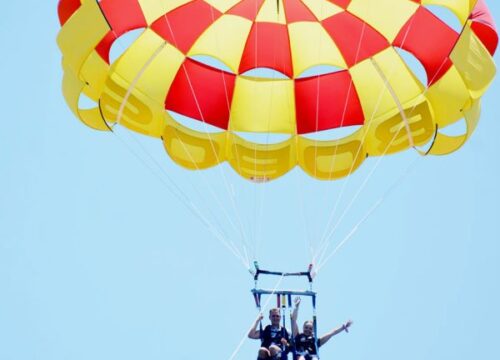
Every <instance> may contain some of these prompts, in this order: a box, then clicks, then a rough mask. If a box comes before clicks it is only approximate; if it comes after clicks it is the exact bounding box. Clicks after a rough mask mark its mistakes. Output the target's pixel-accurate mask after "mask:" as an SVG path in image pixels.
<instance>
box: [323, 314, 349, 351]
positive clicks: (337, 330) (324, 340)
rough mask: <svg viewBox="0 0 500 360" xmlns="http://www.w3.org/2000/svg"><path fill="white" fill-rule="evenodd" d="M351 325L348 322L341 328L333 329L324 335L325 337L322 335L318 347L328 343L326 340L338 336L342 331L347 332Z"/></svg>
mask: <svg viewBox="0 0 500 360" xmlns="http://www.w3.org/2000/svg"><path fill="white" fill-rule="evenodd" d="M351 325H352V321H351V320H349V321H348V322H346V323H345V324H343V325H342V326H339V327H338V328H336V329H333V330H332V331H330V332H329V333H326V334H325V335H323V336H322V337H320V338H319V345H320V346H323V345H325V344H326V343H327V342H328V340H330V339H331V338H332V337H334V336H335V335H338V334H340V333H341V332H343V331H345V332H349V328H350V327H351Z"/></svg>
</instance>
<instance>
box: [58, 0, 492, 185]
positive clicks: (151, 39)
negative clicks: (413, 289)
mask: <svg viewBox="0 0 500 360" xmlns="http://www.w3.org/2000/svg"><path fill="white" fill-rule="evenodd" d="M429 4H432V5H433V6H440V7H442V8H446V9H448V10H450V11H451V12H452V13H453V14H454V16H455V18H456V20H457V22H458V23H459V26H460V27H461V29H460V30H459V31H458V30H456V29H453V28H452V27H451V26H450V25H449V24H447V23H446V21H443V20H442V19H440V18H439V17H438V16H436V15H435V14H434V13H433V12H432V11H431V9H430V8H429V7H428V5H429ZM59 18H60V22H61V25H62V29H61V31H60V33H59V36H58V44H59V47H60V49H61V51H62V54H63V69H64V80H63V93H64V96H65V99H66V101H67V103H68V105H69V107H70V108H71V110H72V111H73V112H74V113H75V115H76V116H77V117H78V118H80V119H81V120H82V121H83V122H84V123H85V124H86V125H88V126H90V127H92V128H94V129H97V130H103V131H107V130H110V129H111V128H112V127H113V126H114V125H115V124H120V125H122V126H125V127H127V128H128V129H130V130H132V131H136V132H139V133H142V134H146V135H149V136H153V137H157V138H161V139H162V141H163V143H164V147H165V149H166V151H167V153H168V154H169V155H170V157H171V158H172V160H173V161H175V162H176V163H177V164H179V165H181V166H183V167H185V168H188V169H193V170H199V169H206V168H209V167H212V166H215V165H217V164H219V163H221V162H225V161H227V162H228V163H229V164H230V165H231V167H232V168H233V169H234V170H235V171H236V172H237V173H239V174H240V175H241V176H243V177H244V178H246V179H249V180H253V181H259V180H260V179H265V180H266V181H267V180H273V179H276V178H278V177H280V176H282V175H284V174H285V173H287V172H288V171H290V170H291V169H292V168H293V167H295V166H297V165H298V166H300V167H301V168H302V169H303V170H304V171H305V172H307V173H308V174H310V175H311V176H313V177H315V178H318V179H324V180H332V179H338V178H342V177H345V176H348V175H349V174H351V173H352V172H353V171H355V170H356V169H357V168H358V167H359V166H360V165H361V163H362V162H363V161H364V160H365V159H366V157H367V156H382V155H385V154H391V153H395V152H399V151H403V150H405V149H408V148H410V147H412V146H423V145H428V144H431V145H430V147H431V149H430V150H429V153H430V154H434V155H443V154H448V153H451V152H453V151H455V150H457V149H458V148H460V147H461V146H462V145H463V144H464V143H465V141H466V140H467V139H468V138H469V136H470V135H471V134H472V132H473V130H474V128H475V127H476V125H477V122H478V120H479V113H480V100H481V97H482V95H483V94H484V93H485V91H486V90H487V88H488V87H489V84H490V83H491V81H492V79H493V77H494V75H495V65H494V62H493V59H492V55H493V53H494V52H495V50H496V47H497V43H498V35H497V32H496V29H495V27H494V24H493V21H492V17H491V15H490V13H489V11H488V9H487V7H486V5H485V2H484V1H483V0H479V1H477V0H455V1H447V0H432V1H420V0H418V1H417V0H281V1H280V2H279V6H277V3H276V0H241V1H240V0H169V1H165V0H101V1H95V0H60V2H59ZM90 25H91V26H90ZM138 29H140V30H141V34H140V36H139V37H138V38H137V39H136V40H135V41H134V42H133V43H132V44H131V45H130V46H127V48H126V49H125V51H124V52H123V54H122V55H121V56H120V57H119V58H118V59H117V60H116V61H114V62H111V60H110V49H111V47H112V45H113V44H114V42H115V41H116V40H117V39H118V38H119V37H121V36H122V35H124V34H125V33H127V32H129V31H131V30H138ZM402 52H405V53H409V54H411V56H413V57H414V58H415V59H416V60H417V62H419V63H420V64H421V66H422V67H423V69H424V70H425V73H426V77H427V80H426V81H425V83H422V82H421V81H420V80H419V79H418V77H417V76H416V75H415V73H414V72H413V71H412V66H410V64H409V63H408V62H407V61H406V60H405V58H404V57H403V56H402V55H401V54H402ZM203 57H204V58H209V59H211V61H205V60H203V59H202V58H203ZM262 69H268V70H269V69H270V71H271V72H272V74H273V76H271V77H269V76H268V77H264V76H262V75H261V73H262ZM318 69H322V72H319V71H317V70H318ZM325 69H327V70H325ZM315 70H316V71H315ZM259 71H260V72H259ZM308 74H309V75H308ZM310 74H312V75H310ZM82 94H83V95H85V96H86V97H88V98H89V99H91V100H92V101H93V102H94V106H93V107H90V108H82V107H81V106H80V105H79V100H80V97H81V95H82ZM179 115H181V116H182V117H184V118H189V119H191V120H192V123H199V124H202V125H205V124H206V125H210V126H211V127H213V128H214V129H218V131H216V132H213V131H211V132H209V131H208V130H195V129H194V128H195V127H188V126H187V124H181V121H180V120H179V119H180V116H179ZM463 118H465V121H466V125H467V130H466V133H465V134H463V135H460V136H449V135H445V134H444V133H441V132H440V131H439V130H440V129H442V128H445V127H446V126H448V125H451V124H453V123H455V122H457V121H459V120H461V119H463ZM351 126H355V127H356V130H355V131H353V132H352V133H350V135H347V136H345V137H343V138H340V139H337V138H331V139H330V138H329V139H326V140H321V141H320V140H317V138H314V139H313V138H311V134H314V135H317V134H318V133H321V132H324V131H331V130H332V129H338V128H346V127H351ZM203 129H205V127H204V126H203ZM247 133H251V134H258V133H263V134H284V135H285V138H286V140H284V141H280V142H279V143H271V144H267V143H266V144H263V143H256V142H252V141H249V140H248V139H247V138H246V137H245V136H244V134H247Z"/></svg>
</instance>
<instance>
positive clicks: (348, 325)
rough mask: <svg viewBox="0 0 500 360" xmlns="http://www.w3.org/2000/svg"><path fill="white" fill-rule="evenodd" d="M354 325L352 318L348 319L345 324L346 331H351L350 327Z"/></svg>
mask: <svg viewBox="0 0 500 360" xmlns="http://www.w3.org/2000/svg"><path fill="white" fill-rule="evenodd" d="M351 325H352V320H348V321H347V322H346V323H345V324H344V330H345V332H349V328H350V327H351Z"/></svg>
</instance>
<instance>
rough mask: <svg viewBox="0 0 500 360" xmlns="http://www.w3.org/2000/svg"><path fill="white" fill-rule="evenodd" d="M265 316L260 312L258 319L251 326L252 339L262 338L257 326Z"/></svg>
mask: <svg viewBox="0 0 500 360" xmlns="http://www.w3.org/2000/svg"><path fill="white" fill-rule="evenodd" d="M263 318H264V316H263V315H262V314H259V316H258V317H257V319H255V322H254V324H253V325H252V327H251V328H250V331H249V332H248V337H249V338H250V339H254V340H258V339H260V331H259V330H257V326H259V322H261V321H262V319H263Z"/></svg>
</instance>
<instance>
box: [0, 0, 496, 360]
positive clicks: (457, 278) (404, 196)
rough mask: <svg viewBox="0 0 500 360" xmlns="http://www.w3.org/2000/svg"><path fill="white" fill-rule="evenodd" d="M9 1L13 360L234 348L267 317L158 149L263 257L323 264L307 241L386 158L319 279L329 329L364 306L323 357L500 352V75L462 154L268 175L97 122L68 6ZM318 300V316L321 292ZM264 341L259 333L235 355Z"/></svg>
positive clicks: (4, 74)
mask: <svg viewBox="0 0 500 360" xmlns="http://www.w3.org/2000/svg"><path fill="white" fill-rule="evenodd" d="M489 3H490V7H491V9H492V12H493V14H494V16H495V17H496V18H497V19H499V18H500V5H499V4H498V3H497V2H492V1H490V2H489ZM3 8H4V16H3V18H2V21H1V22H0V37H1V43H2V44H3V49H4V51H2V56H1V57H0V59H1V60H0V61H1V66H0V74H1V78H2V79H3V83H4V86H3V90H2V96H1V99H2V109H3V111H2V118H3V121H2V123H3V128H2V130H1V131H0V175H1V176H0V189H2V190H1V191H0V291H1V292H0V359H2V360H31V359H37V360H45V359H47V360H49V359H50V360H60V359H61V360H62V359H72V360H73V359H75V360H80V359H82V360H83V359H93V360H100V359H122V360H128V359H148V360H149V359H166V358H177V359H195V358H202V357H203V358H206V359H217V360H219V359H229V357H230V355H231V354H232V352H233V351H234V350H235V348H236V347H237V345H238V343H239V342H240V340H241V339H242V337H243V335H244V334H245V333H246V331H247V330H248V327H249V326H250V324H251V322H252V321H253V319H254V318H255V316H256V310H255V307H254V304H253V299H252V297H251V295H250V292H249V290H250V289H251V287H252V286H253V281H252V279H251V277H250V275H249V274H248V272H247V271H246V269H245V268H244V267H242V266H241V263H240V262H239V261H238V260H237V259H236V258H235V257H233V256H232V255H231V254H230V252H229V251H227V249H226V248H225V247H224V246H222V245H221V243H220V242H218V241H217V240H216V239H215V238H214V237H213V236H212V234H211V233H210V231H208V230H207V228H206V227H205V226H204V225H203V224H202V223H200V222H199V221H198V220H197V218H196V217H195V216H194V215H193V213H192V212H190V211H189V210H187V209H186V207H185V206H184V205H183V204H182V202H181V201H179V200H178V199H177V198H176V197H175V196H173V195H172V194H171V192H170V191H169V189H168V187H167V186H166V185H165V184H164V183H163V182H162V181H164V180H165V176H164V175H162V174H163V173H161V172H158V171H155V169H156V162H157V163H158V164H161V166H162V169H163V170H162V171H165V172H166V173H168V174H169V175H168V176H170V177H171V178H172V179H175V180H176V182H177V183H178V184H179V186H180V187H181V189H182V191H183V192H184V193H185V194H187V196H188V197H189V198H190V199H191V200H192V201H193V202H194V203H195V204H196V206H197V207H199V209H200V211H201V212H202V213H203V214H204V215H205V216H207V218H208V219H209V221H210V222H211V223H213V224H214V226H215V227H216V228H217V229H223V231H224V236H225V237H226V238H228V239H232V240H234V242H235V243H236V244H241V242H240V241H241V238H240V235H239V227H240V225H239V221H238V220H237V219H238V218H240V219H241V226H242V227H243V233H244V234H245V236H246V237H247V238H248V241H249V243H252V244H254V246H253V248H258V251H256V253H255V254H256V256H257V258H258V259H259V261H260V263H261V265H262V267H270V268H275V269H284V270H290V271H291V270H297V269H298V270H301V269H302V268H305V267H306V266H307V262H308V256H307V250H306V240H305V239H312V240H313V241H315V239H318V238H320V237H321V235H322V234H323V231H324V228H325V224H326V222H327V220H328V217H329V214H330V213H331V211H332V207H334V204H335V202H336V199H338V197H339V194H340V193H341V191H342V188H345V191H344V193H343V194H344V195H343V196H342V197H341V199H340V201H339V206H338V211H337V212H336V217H335V218H337V219H338V218H339V216H340V215H341V214H342V213H343V210H344V209H345V208H346V207H347V206H348V204H349V202H350V199H351V198H352V197H353V196H354V195H355V194H356V191H357V190H358V189H359V187H360V186H361V184H362V183H363V181H364V179H365V178H366V177H367V176H368V175H369V174H370V173H371V171H372V170H373V169H374V167H375V166H376V169H375V171H374V172H373V176H372V177H371V180H370V181H369V182H368V185H367V186H366V187H365V188H364V189H363V191H362V192H361V194H360V196H359V197H358V198H357V200H356V201H355V202H354V204H353V206H352V207H351V208H350V209H349V211H348V212H346V215H345V217H343V221H342V223H341V225H340V226H339V227H338V229H337V231H336V233H335V236H334V237H333V239H332V244H333V245H332V247H334V246H335V244H338V242H339V241H341V240H342V239H343V238H344V237H345V236H346V235H347V234H348V233H349V231H350V230H351V229H352V227H353V226H354V225H356V223H358V221H359V220H360V219H361V218H362V217H363V216H364V215H365V214H366V212H367V211H368V210H369V209H370V207H371V206H372V205H373V204H374V203H375V202H376V201H377V200H378V199H379V198H380V197H381V196H382V195H383V194H384V192H385V191H386V190H387V189H388V188H389V187H390V186H391V184H392V183H393V182H395V181H396V182H397V183H398V186H397V187H396V188H395V189H394V191H392V192H391V193H390V194H389V195H388V196H387V197H385V198H384V201H383V203H382V204H381V206H380V207H379V208H378V209H377V210H376V211H375V212H374V213H373V214H372V215H371V216H370V217H369V218H368V219H367V220H366V221H365V222H364V223H363V224H362V225H361V226H360V227H359V230H358V231H357V232H356V233H355V235H354V236H353V237H352V239H351V240H350V241H349V242H348V243H346V245H345V246H344V247H343V248H342V249H341V251H339V252H338V253H337V254H336V255H335V256H334V257H332V259H331V261H330V262H328V263H327V264H326V266H325V267H324V268H323V269H322V271H321V272H320V273H319V275H318V277H317V281H316V284H315V290H317V291H318V293H319V300H318V314H319V331H320V333H322V332H324V331H327V330H329V329H330V328H331V327H334V326H336V325H339V324H340V323H341V322H343V321H345V320H347V319H349V318H352V319H353V320H354V325H353V328H352V331H351V333H349V334H348V335H346V334H342V335H339V336H338V337H337V338H335V339H334V340H332V342H331V343H329V344H328V346H325V348H324V349H323V358H325V359H330V358H333V357H335V358H342V359H353V360H357V359H367V358H371V359H385V360H392V359H401V358H404V359H405V360H414V359H415V360H416V359H426V360H433V359H451V358H453V359H456V360H462V359H470V358H481V359H497V358H500V350H499V349H498V346H497V342H498V336H499V331H498V325H497V324H498V323H499V322H500V310H499V309H498V304H499V303H500V282H499V281H498V277H499V274H500V261H499V260H500V244H499V240H500V231H499V228H498V221H499V215H498V204H499V203H500V190H499V189H498V182H499V178H500V162H499V160H498V158H497V143H498V140H497V138H498V134H500V124H499V122H498V121H497V113H498V109H499V107H498V101H497V100H496V99H498V98H499V95H500V85H499V81H498V80H496V81H495V82H494V83H493V85H492V87H491V89H490V91H489V92H488V93H487V95H486V96H485V98H484V103H483V115H482V120H481V123H480V125H479V127H478V129H477V131H476V133H475V134H474V136H473V137H472V138H471V140H470V141H469V142H468V143H467V144H466V145H465V146H464V148H463V149H461V150H460V151H459V152H457V153H455V154H452V155H450V156H446V157H428V158H424V159H418V157H417V155H415V154H413V153H410V152H409V153H404V154H401V155H397V156H391V157H388V158H384V159H383V161H381V162H380V163H378V162H377V159H369V160H368V161H367V162H366V163H365V164H364V166H363V168H362V169H361V170H360V171H359V172H357V173H356V174H354V175H353V176H352V177H351V179H350V180H349V181H348V183H345V182H342V181H340V182H336V183H321V182H316V181H313V180H311V179H310V178H308V177H307V176H306V175H304V174H303V173H301V172H300V171H293V172H292V173H290V174H289V175H288V176H286V177H285V178H283V179H280V180H278V181H276V182H273V183H270V184H267V185H265V186H256V185H254V184H248V183H244V182H242V181H241V180H240V179H239V178H238V177H237V176H236V175H235V174H233V172H232V171H230V170H229V169H228V168H227V167H226V166H225V165H224V166H222V168H221V169H213V170H210V171H207V172H204V173H192V172H187V171H185V170H182V169H180V168H179V167H177V166H175V165H174V164H172V163H171V161H169V159H168V157H167V156H166V155H165V154H164V152H163V149H162V145H161V143H160V142H159V141H153V140H150V139H146V138H143V137H133V138H130V137H129V135H128V133H127V132H124V131H118V132H117V134H116V135H112V134H109V133H99V132H95V131H92V130H90V129H87V128H85V127H84V126H83V125H82V124H81V123H80V122H79V121H78V120H76V119H75V118H74V116H73V115H72V114H71V113H70V111H69V110H68V108H67V107H66V105H65V103H64V101H63V98H62V95H61V85H60V84H61V76H62V74H61V69H60V61H61V55H60V53H59V50H58V48H57V46H56V43H55V38H56V35H57V32H58V29H59V25H58V22H57V18H56V3H55V2H50V4H47V3H45V2H40V1H25V2H22V3H21V2H13V1H11V2H7V3H5V4H4V5H3ZM138 143H140V144H141V145H140V146H138ZM143 149H144V150H145V152H143V151H142V150H143ZM134 153H136V154H138V157H136V156H134ZM149 156H153V157H154V158H155V159H157V160H155V161H156V162H151V159H150V157H149ZM414 161H415V162H414ZM410 163H413V164H414V166H412V167H411V172H410V173H409V174H408V175H407V176H406V177H405V178H404V180H403V181H398V180H397V179H398V178H399V177H400V176H401V174H402V173H404V171H405V169H406V167H407V166H408V164H410ZM221 170H222V171H223V172H224V174H225V175H224V176H225V178H226V180H227V183H228V187H229V193H228V191H227V189H226V186H225V182H224V181H223V180H221V179H223V178H222V177H221V175H220V171H221ZM210 189H212V190H210ZM299 190H300V191H301V193H302V194H303V196H302V197H301V196H299V195H298V193H299ZM210 191H214V193H215V194H216V197H217V199H219V200H220V202H221V203H223V204H226V205H227V206H226V209H227V211H228V212H230V213H231V221H233V222H235V227H236V229H233V228H232V227H231V224H230V223H229V221H228V220H227V219H226V218H225V216H223V215H222V212H223V210H222V209H221V207H220V206H219V205H218V204H217V200H215V199H214V197H213V196H212V195H211V193H210ZM232 201H234V203H235V207H236V210H234V209H233V206H232V205H231V202H232ZM257 244H260V245H259V246H257ZM276 280H277V279H271V280H270V281H268V282H267V284H265V285H266V286H269V287H272V286H273V285H274V284H275V282H276ZM282 286H283V287H294V288H295V287H303V285H302V283H297V282H290V283H282ZM302 310H303V311H304V312H303V313H302V316H301V318H302V319H305V318H306V317H307V316H308V315H309V314H310V307H309V306H308V304H307V303H306V302H304V304H303V309H302ZM256 349H257V344H256V343H255V342H253V343H252V342H251V341H247V342H245V343H244V344H243V346H242V348H241V351H240V352H239V353H238V356H237V357H236V359H249V358H255V351H256Z"/></svg>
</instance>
